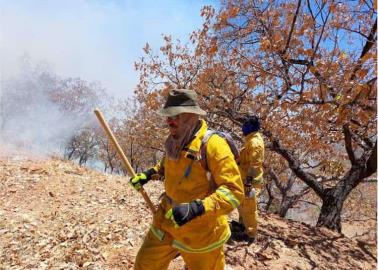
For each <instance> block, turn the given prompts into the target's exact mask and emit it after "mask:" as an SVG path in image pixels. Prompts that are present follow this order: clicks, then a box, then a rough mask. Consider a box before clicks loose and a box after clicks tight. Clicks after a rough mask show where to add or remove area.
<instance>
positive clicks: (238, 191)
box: [130, 89, 244, 270]
mask: <svg viewBox="0 0 378 270" xmlns="http://www.w3.org/2000/svg"><path fill="white" fill-rule="evenodd" d="M158 113H159V114H160V115H161V116H163V117H165V118H166V123H167V125H168V128H169V132H170V134H169V136H168V138H167V139H166V141H165V156H164V158H163V159H162V160H161V161H160V162H159V163H158V164H157V165H156V166H155V167H152V168H150V169H149V170H147V171H145V172H143V173H139V174H137V175H136V176H135V177H133V178H131V179H130V183H131V185H132V186H133V187H134V188H135V189H136V190H139V189H140V188H141V186H142V185H144V184H145V183H147V182H148V181H149V180H150V179H151V176H152V175H153V174H157V173H160V174H163V175H164V188H165V193H164V194H163V196H162V197H161V200H160V203H159V207H158V210H157V212H156V213H155V214H154V217H153V224H152V226H151V228H150V230H149V232H148V233H147V235H146V237H145V239H144V243H143V245H142V246H141V248H140V250H139V252H138V255H137V258H136V262H135V268H134V269H136V270H150V269H151V270H152V269H156V270H162V269H167V268H168V265H169V263H170V261H171V260H173V259H174V258H175V257H176V256H178V254H180V255H181V256H182V258H183V260H184V261H185V264H186V267H187V268H188V269H192V270H209V269H211V270H223V269H224V267H225V258H224V252H223V245H224V243H225V242H226V241H227V240H228V239H229V237H230V235H231V232H230V228H229V225H228V222H227V214H228V213H230V212H231V211H232V210H233V209H235V208H236V207H238V206H239V205H240V203H241V202H242V200H243V198H244V190H243V183H242V180H241V176H240V172H239V169H238V165H237V164H236V161H235V158H234V156H233V153H232V151H231V149H230V147H229V145H228V143H227V142H226V140H225V139H224V138H222V137H220V136H218V135H213V136H211V137H210V138H209V140H208V141H207V145H206V159H207V164H208V170H205V169H204V167H203V166H202V165H201V154H200V150H201V142H202V139H203V138H204V136H205V133H206V131H207V124H206V122H205V120H203V119H200V116H203V115H205V114H206V112H205V111H204V110H202V109H201V108H200V107H199V106H198V104H197V94H196V93H195V91H193V90H186V89H175V90H172V91H170V93H169V95H168V98H167V100H166V103H165V105H164V107H163V108H162V109H160V110H159V112H158Z"/></svg>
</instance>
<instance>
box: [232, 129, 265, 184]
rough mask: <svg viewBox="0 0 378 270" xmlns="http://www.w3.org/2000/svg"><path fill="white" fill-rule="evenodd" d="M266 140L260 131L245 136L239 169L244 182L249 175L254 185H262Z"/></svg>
mask: <svg viewBox="0 0 378 270" xmlns="http://www.w3.org/2000/svg"><path fill="white" fill-rule="evenodd" d="M264 153H265V149H264V141H263V139H262V137H261V134H260V133H259V132H253V133H251V134H249V135H248V136H247V137H246V138H245V142H244V145H243V147H242V149H241V150H240V157H239V162H238V163H239V169H240V174H241V177H242V179H243V182H244V183H246V179H247V177H250V178H251V179H252V185H253V186H254V187H260V188H261V187H262V185H263V184H264V180H263V161H264Z"/></svg>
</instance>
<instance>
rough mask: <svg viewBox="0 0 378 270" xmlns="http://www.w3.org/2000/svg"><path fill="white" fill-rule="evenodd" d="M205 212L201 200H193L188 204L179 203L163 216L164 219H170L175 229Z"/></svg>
mask: <svg viewBox="0 0 378 270" xmlns="http://www.w3.org/2000/svg"><path fill="white" fill-rule="evenodd" d="M204 212H205V207H204V206H203V203H202V201H201V200H195V201H192V202H190V203H180V204H179V205H177V206H175V207H173V208H171V209H170V210H168V212H167V213H166V214H165V218H166V219H171V220H172V222H173V223H174V224H175V227H179V226H182V225H184V224H186V223H188V222H189V221H191V220H192V219H193V218H195V217H198V216H200V215H202V214H203V213H204Z"/></svg>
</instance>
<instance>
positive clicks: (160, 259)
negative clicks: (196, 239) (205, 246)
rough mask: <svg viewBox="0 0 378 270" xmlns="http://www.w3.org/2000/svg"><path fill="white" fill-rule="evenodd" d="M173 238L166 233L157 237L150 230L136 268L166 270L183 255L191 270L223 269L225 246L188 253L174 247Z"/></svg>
mask: <svg viewBox="0 0 378 270" xmlns="http://www.w3.org/2000/svg"><path fill="white" fill-rule="evenodd" d="M172 241H173V238H172V237H171V236H170V235H169V234H167V233H166V234H165V236H164V239H163V240H161V241H160V240H159V239H157V238H156V237H155V236H154V234H153V233H152V232H151V231H149V232H148V234H147V236H146V238H145V239H144V242H143V244H142V246H141V248H140V250H139V252H138V255H137V257H136V260H135V266H134V269H135V270H166V269H168V266H169V263H170V262H171V261H172V260H173V259H174V258H175V257H176V256H177V255H179V254H180V255H181V256H182V258H183V259H184V262H185V264H186V267H187V269H189V270H210V269H211V270H223V269H224V266H225V258H224V253H223V246H222V247H220V248H217V249H215V250H213V251H210V252H207V253H186V252H182V251H180V253H179V251H178V250H177V249H175V248H173V247H172Z"/></svg>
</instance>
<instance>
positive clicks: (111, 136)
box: [94, 109, 156, 214]
mask: <svg viewBox="0 0 378 270" xmlns="http://www.w3.org/2000/svg"><path fill="white" fill-rule="evenodd" d="M94 113H95V114H96V116H97V119H98V120H99V121H100V123H101V126H102V127H103V129H104V130H105V132H106V134H107V135H108V137H109V139H110V141H111V142H112V143H113V145H114V146H115V148H116V150H117V153H118V155H119V156H120V157H121V160H122V162H123V165H124V166H125V168H126V169H127V172H128V173H129V174H130V175H131V177H134V176H135V172H134V169H133V167H131V165H130V162H129V161H128V159H127V157H126V155H125V154H124V153H123V150H122V148H121V146H120V145H119V144H118V142H117V140H116V138H115V136H114V134H113V132H112V131H111V129H110V127H109V125H108V123H107V122H106V121H105V119H104V116H103V115H102V113H101V111H100V110H99V109H95V110H94ZM139 193H140V194H142V196H143V199H144V200H145V202H146V203H147V205H148V207H149V208H150V210H151V212H152V214H154V213H155V212H156V209H155V206H154V205H153V203H152V202H151V200H150V197H148V194H147V192H146V191H145V190H144V188H143V187H142V188H141V189H140V190H139Z"/></svg>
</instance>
